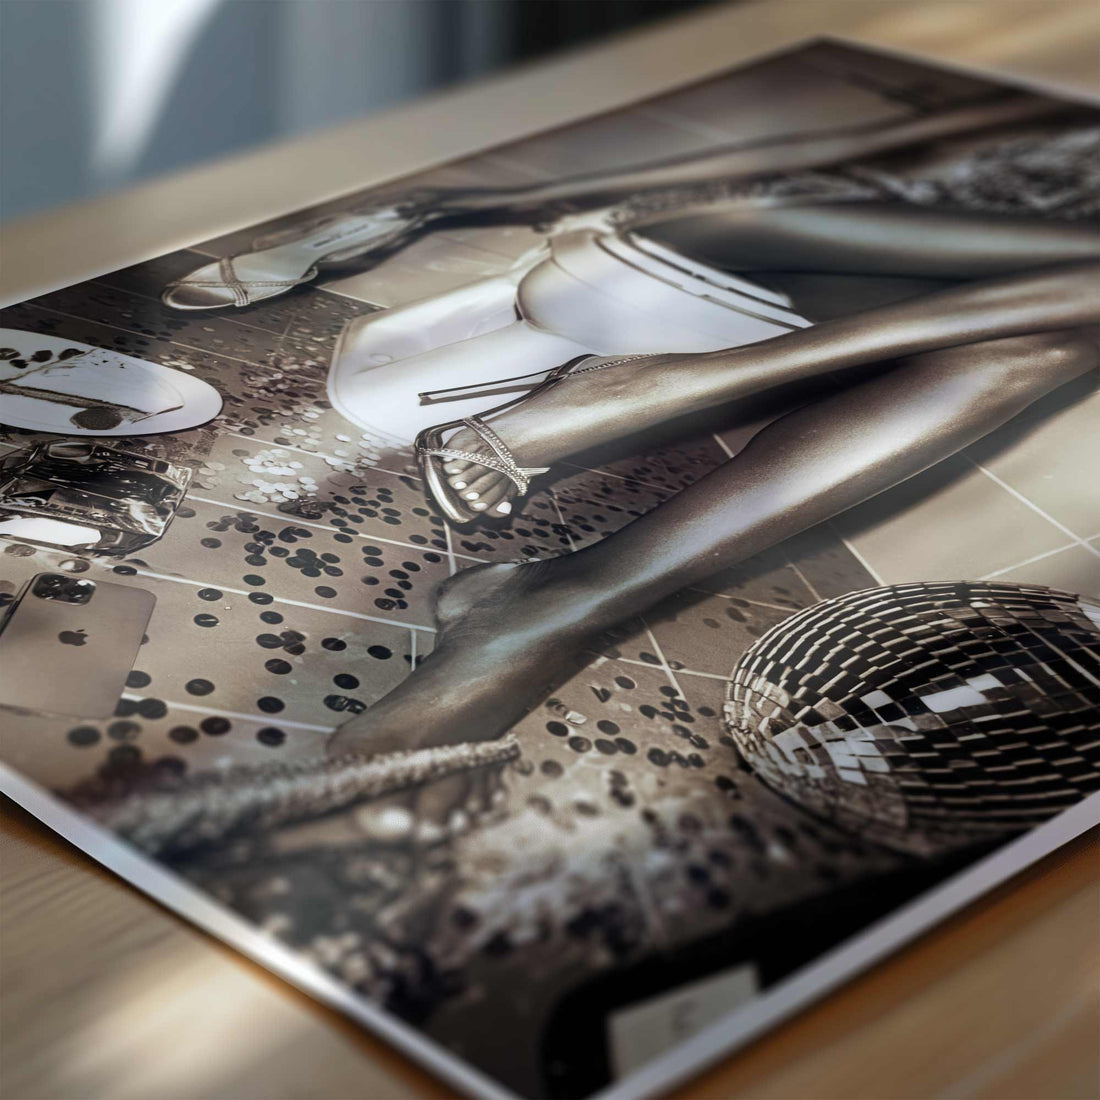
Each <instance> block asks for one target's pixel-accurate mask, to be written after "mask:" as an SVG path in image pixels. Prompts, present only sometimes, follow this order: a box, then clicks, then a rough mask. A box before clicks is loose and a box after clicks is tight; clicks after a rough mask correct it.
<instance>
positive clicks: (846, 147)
mask: <svg viewBox="0 0 1100 1100" xmlns="http://www.w3.org/2000/svg"><path fill="white" fill-rule="evenodd" d="M1060 113H1061V114H1064V113H1066V107H1065V106H1064V105H1063V104H1060V103H1057V102H1055V101H1052V100H1043V99H1040V98H1039V97H1037V96H1033V95H1028V94H1022V95H1021V94H1018V93H1014V92H1009V93H1006V94H1004V95H1002V96H998V97H996V98H990V99H986V100H984V101H982V102H979V103H970V104H966V105H964V106H961V107H954V108H949V109H947V110H943V111H937V112H935V113H934V114H924V115H915V116H913V117H910V118H902V119H898V120H891V121H889V122H872V123H864V124H860V125H857V126H849V127H837V128H835V129H832V130H825V131H820V132H816V133H815V132H810V133H801V134H787V135H783V136H780V137H768V138H760V139H758V140H756V141H750V142H744V143H741V144H734V145H729V146H725V147H719V148H716V149H713V150H710V151H708V152H705V153H699V154H696V155H693V156H690V157H684V156H678V157H670V158H668V159H666V160H662V161H655V162H652V163H649V164H640V165H630V166H628V167H625V168H618V169H603V170H601V171H599V172H591V173H587V174H584V175H579V176H572V177H570V178H569V179H564V180H553V181H551V182H549V183H539V184H533V185H531V186H530V187H524V188H515V189H512V190H504V189H501V190H496V189H493V190H486V191H483V192H468V193H465V194H460V195H458V196H456V197H455V200H454V205H455V209H456V210H457V211H461V212H470V213H473V212H475V211H491V212H499V211H502V210H505V211H507V210H511V211H520V210H524V209H538V208H540V207H544V206H546V205H547V204H549V203H560V202H569V203H573V204H577V205H581V206H583V205H586V204H587V205H592V204H594V203H597V202H600V201H606V200H608V199H609V198H611V199H613V198H615V197H616V196H621V195H623V194H631V193H633V192H638V191H647V190H652V189H654V188H663V187H684V186H685V185H690V184H693V183H707V182H710V181H715V180H722V181H729V180H737V179H745V178H749V177H752V176H760V175H764V174H772V173H777V172H799V171H806V170H807V169H814V168H823V167H825V166H827V165H831V164H837V163H839V162H842V161H851V160H857V159H866V158H868V157H873V156H881V155H882V154H884V153H889V152H893V151H895V150H898V149H904V148H906V147H909V146H917V145H922V144H924V143H926V142H930V141H939V140H942V139H944V138H949V137H953V136H956V135H959V134H966V133H971V132H979V131H981V130H986V129H989V128H991V127H997V126H1006V125H1012V124H1013V123H1018V122H1022V121H1025V120H1028V119H1035V118H1041V117H1043V116H1049V115H1052V114H1060Z"/></svg>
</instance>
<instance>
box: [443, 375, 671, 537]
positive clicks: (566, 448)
mask: <svg viewBox="0 0 1100 1100" xmlns="http://www.w3.org/2000/svg"><path fill="white" fill-rule="evenodd" d="M619 358H620V357H617V356H608V357H606V358H605V359H603V360H601V359H590V360H587V361H586V362H585V363H584V364H582V371H581V373H576V374H571V375H567V376H566V377H565V378H564V379H562V381H561V382H559V383H558V384H557V385H554V386H551V387H549V388H548V389H545V390H543V391H542V392H541V393H538V394H536V395H534V396H533V397H530V398H528V399H526V400H525V401H523V402H522V403H520V404H518V405H516V406H515V407H514V408H511V409H506V410H505V411H504V412H501V413H499V414H498V415H496V416H493V417H492V419H491V421H489V423H490V424H491V427H492V429H493V431H494V432H495V433H496V434H497V435H498V436H499V437H500V438H501V440H502V441H503V442H504V444H505V446H507V448H508V449H509V451H511V453H512V456H513V458H514V459H515V462H516V465H517V466H520V467H525V468H529V467H536V468H537V467H542V466H551V465H553V464H554V463H555V462H560V461H561V460H562V459H563V458H566V457H568V456H569V455H571V454H576V453H577V452H579V451H583V450H586V449H587V448H589V447H594V446H596V445H597V444H600V443H604V442H606V441H607V440H608V439H609V438H615V437H617V436H620V435H624V434H629V433H630V432H632V431H635V430H638V428H641V427H645V426H646V424H647V423H648V417H649V416H650V413H649V404H650V398H651V396H652V391H653V387H654V383H655V382H656V381H657V379H658V378H659V377H660V375H661V373H662V372H661V367H662V366H665V365H667V364H668V363H669V361H671V360H673V359H675V360H676V361H677V363H678V364H679V363H682V362H683V361H684V360H685V359H686V358H687V357H686V356H670V355H651V356H646V357H645V358H644V359H634V360H627V361H625V362H618V361H617V360H618V359H619ZM601 362H606V363H608V364H610V365H609V366H608V367H607V369H605V370H593V369H592V368H593V367H598V366H600V364H601ZM670 373H675V372H664V374H665V375H668V374H670ZM446 446H447V449H448V450H452V451H465V452H467V453H468V454H471V455H475V456H479V457H480V456H485V457H487V458H492V457H494V452H493V450H492V448H490V447H489V445H488V444H487V443H486V442H485V440H483V439H482V438H481V437H480V436H479V435H478V434H477V433H476V432H474V431H472V430H471V429H469V428H462V429H460V430H459V431H458V432H456V433H455V434H454V435H453V436H450V437H449V438H448V439H447V440H446ZM443 472H444V474H445V475H446V478H447V483H448V485H450V487H451V489H452V490H453V491H454V493H455V495H456V496H457V497H459V498H460V499H461V500H462V501H463V502H464V503H465V504H466V506H467V507H468V508H470V509H471V510H472V511H474V512H479V513H481V514H483V515H485V516H487V517H490V518H494V517H495V518H499V517H501V516H506V515H508V514H509V513H510V512H511V511H512V509H513V507H514V505H515V500H516V496H517V491H516V486H515V484H514V482H512V480H511V479H510V478H508V477H506V476H505V475H504V474H501V473H498V472H497V471H495V470H491V469H488V468H487V467H485V466H481V465H479V464H478V463H477V462H472V461H465V460H463V459H451V460H450V461H448V462H446V463H445V464H444V466H443Z"/></svg>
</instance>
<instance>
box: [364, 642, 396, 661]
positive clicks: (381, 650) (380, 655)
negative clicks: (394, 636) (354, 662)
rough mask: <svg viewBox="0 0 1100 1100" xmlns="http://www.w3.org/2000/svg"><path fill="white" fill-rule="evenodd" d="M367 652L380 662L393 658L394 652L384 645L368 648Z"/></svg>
mask: <svg viewBox="0 0 1100 1100" xmlns="http://www.w3.org/2000/svg"><path fill="white" fill-rule="evenodd" d="M367 652H368V653H369V654H370V655H371V656H372V657H373V658H375V660H378V661H388V660H389V659H390V658H391V657H392V656H393V650H392V649H388V648H387V647H386V646H384V645H372V646H367Z"/></svg>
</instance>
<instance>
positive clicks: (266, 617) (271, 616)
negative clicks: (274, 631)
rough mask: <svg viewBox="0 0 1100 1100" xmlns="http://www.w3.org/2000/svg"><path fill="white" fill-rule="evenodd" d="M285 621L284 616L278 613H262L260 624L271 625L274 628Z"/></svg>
mask: <svg viewBox="0 0 1100 1100" xmlns="http://www.w3.org/2000/svg"><path fill="white" fill-rule="evenodd" d="M282 621H283V617H282V615H280V614H279V612H278V611H261V612H260V622H262V623H270V624H271V625H272V626H274V625H276V624H277V623H281V622H282Z"/></svg>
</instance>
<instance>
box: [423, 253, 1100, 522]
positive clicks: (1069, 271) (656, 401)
mask: <svg viewBox="0 0 1100 1100" xmlns="http://www.w3.org/2000/svg"><path fill="white" fill-rule="evenodd" d="M1098 286H1100V264H1098V263H1095V262H1085V263H1073V264H1066V265H1060V266H1057V267H1051V268H1044V269H1042V270H1040V271H1038V272H1028V273H1025V274H1022V275H1012V276H1006V277H1003V278H999V279H989V280H983V281H981V282H975V283H967V284H963V285H960V286H955V287H951V288H949V289H947V290H942V291H938V292H936V293H934V294H929V295H927V296H925V297H922V298H916V299H910V300H907V301H903V302H899V303H896V304H894V305H888V306H882V307H879V308H877V309H872V310H868V311H866V312H864V313H860V314H857V315H855V316H852V317H844V318H839V319H837V320H834V321H826V322H823V323H821V324H819V325H815V326H813V327H812V328H807V329H801V330H798V331H796V332H791V333H785V334H784V335H782V336H777V337H774V338H772V339H770V340H763V341H761V342H760V343H757V344H749V345H747V346H745V347H741V348H732V349H728V350H724V351H717V352H705V353H702V354H696V355H656V356H650V357H647V358H644V359H640V360H636V361H631V362H626V363H622V364H619V365H616V366H613V367H610V368H609V369H607V370H604V371H593V372H590V373H587V374H579V375H576V376H575V377H571V378H567V379H565V380H564V381H563V382H562V383H560V384H559V385H557V386H554V387H553V388H551V389H549V390H547V391H545V392H544V393H542V394H540V395H539V396H537V397H535V398H533V399H532V400H530V401H526V402H524V403H522V404H520V405H517V406H516V407H515V408H514V409H510V410H508V411H506V412H504V413H502V414H500V416H498V417H495V418H493V421H492V426H493V430H494V431H495V432H496V433H497V435H498V436H500V437H501V439H503V441H504V443H505V444H506V445H507V446H508V448H509V449H510V450H511V451H512V453H513V454H514V455H515V458H516V462H517V464H518V465H519V466H522V467H528V466H529V467H541V466H550V465H552V464H553V463H555V462H558V461H560V460H561V459H563V458H565V457H567V456H568V455H571V454H576V453H577V452H579V451H583V450H586V449H587V448H589V447H592V446H595V445H596V444H598V443H603V442H606V441H608V440H612V439H617V438H621V437H624V436H628V435H633V434H634V433H636V432H640V431H644V430H645V429H647V428H651V427H653V426H655V425H657V424H660V423H663V422H664V421H666V420H671V419H673V418H674V417H677V416H682V415H686V414H688V413H692V412H699V411H702V410H705V409H709V408H713V407H716V406H720V405H723V404H726V403H727V402H730V401H734V400H737V399H738V398H743V397H746V396H748V395H750V394H753V393H759V392H761V391H762V390H766V389H770V388H772V387H775V386H780V385H785V384H789V383H792V382H800V381H804V380H806V379H809V378H813V377H815V376H817V375H820V374H824V373H827V372H831V371H836V370H842V369H845V368H850V367H857V366H863V365H866V364H868V363H876V362H882V361H886V360H890V359H892V358H895V357H897V356H904V355H914V354H919V353H921V352H924V351H928V350H932V349H936V348H945V347H954V346H961V345H966V344H973V343H976V342H980V341H987V340H994V339H1002V338H1005V337H1012V336H1018V335H1022V334H1029V333H1036V332H1046V331H1051V330H1057V329H1067V328H1075V327H1078V326H1081V325H1087V324H1093V323H1096V322H1097V321H1100V295H1098V294H1097V288H1098ZM447 445H448V447H450V448H451V449H454V450H460V451H465V452H468V453H470V454H481V453H486V452H487V448H486V446H485V444H484V443H483V441H482V440H480V439H479V438H478V437H477V436H476V435H475V434H474V433H473V432H471V431H468V430H463V431H462V432H460V433H458V434H456V435H455V436H454V437H453V438H452V439H451V440H450V441H449V442H448V444H447ZM445 469H446V471H447V473H448V475H449V476H450V484H451V486H452V487H453V488H454V489H455V491H456V492H461V493H468V492H474V493H477V494H478V497H477V498H476V500H477V501H478V502H479V503H484V504H485V505H486V506H487V508H488V507H493V506H498V505H499V504H500V503H507V501H506V499H505V498H506V497H507V496H508V495H510V483H509V482H508V481H507V479H505V478H503V477H502V476H501V475H500V474H497V473H495V472H493V471H491V470H486V469H485V468H484V467H480V466H477V465H476V464H470V463H466V462H462V461H455V462H450V463H448V464H447V466H446V467H445Z"/></svg>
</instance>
